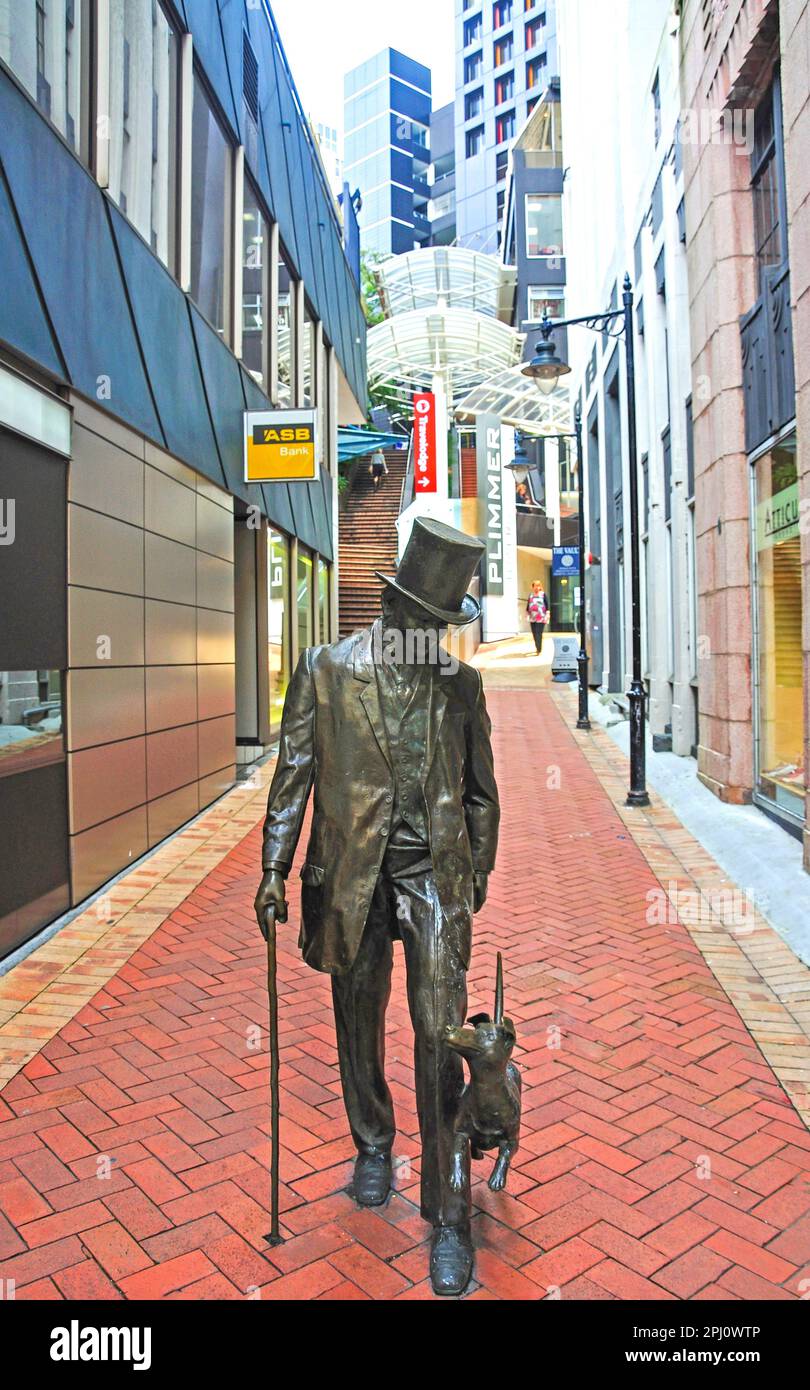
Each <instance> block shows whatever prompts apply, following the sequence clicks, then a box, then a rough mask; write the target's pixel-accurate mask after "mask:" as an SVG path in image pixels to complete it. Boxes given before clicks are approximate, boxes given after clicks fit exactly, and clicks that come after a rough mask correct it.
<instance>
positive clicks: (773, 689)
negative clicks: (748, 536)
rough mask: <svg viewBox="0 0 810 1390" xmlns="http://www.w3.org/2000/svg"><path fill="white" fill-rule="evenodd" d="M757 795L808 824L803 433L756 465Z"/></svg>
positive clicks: (777, 448) (790, 439) (782, 444)
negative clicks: (799, 440)
mask: <svg viewBox="0 0 810 1390" xmlns="http://www.w3.org/2000/svg"><path fill="white" fill-rule="evenodd" d="M754 482H755V488H756V513H755V517H754V526H755V535H754V542H755V557H756V560H755V574H756V602H757V616H758V623H757V634H758V635H757V644H756V646H757V650H756V653H755V657H756V667H755V670H756V680H757V704H756V727H755V738H756V748H757V782H758V785H757V795H758V798H760V799H762V800H764V801H765V802H766V804H768V805H769V806H771V807H772V808H773V809H775V810H778V811H783V812H786V813H787V814H788V815H791V816H792V817H794V818H795V820H796V821H797V822H798V823H801V821H802V820H803V819H804V792H805V766H804V750H803V742H804V709H803V702H802V602H803V600H802V564H801V535H800V525H801V511H800V500H799V472H798V469H797V463H796V436H795V434H794V435H791V436H790V437H789V438H788V439H784V440H783V441H782V442H781V444H779V445H776V446H775V447H774V448H773V449H771V450H770V452H769V453H767V454H766V455H765V456H764V457H762V458H759V459H758V460H757V462H756V464H755V465H754Z"/></svg>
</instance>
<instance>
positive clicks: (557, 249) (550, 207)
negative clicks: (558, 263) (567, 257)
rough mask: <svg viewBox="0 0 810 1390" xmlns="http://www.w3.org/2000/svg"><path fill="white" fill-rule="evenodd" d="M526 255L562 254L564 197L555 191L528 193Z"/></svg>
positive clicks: (551, 255)
mask: <svg viewBox="0 0 810 1390" xmlns="http://www.w3.org/2000/svg"><path fill="white" fill-rule="evenodd" d="M526 255H527V256H545V257H547V258H549V259H552V260H553V259H558V258H559V257H560V256H561V255H562V199H561V198H560V197H559V195H558V194H554V193H528V194H527V195H526Z"/></svg>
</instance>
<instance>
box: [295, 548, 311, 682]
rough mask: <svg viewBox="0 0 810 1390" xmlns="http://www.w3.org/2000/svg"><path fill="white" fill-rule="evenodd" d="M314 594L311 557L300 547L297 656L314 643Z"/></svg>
mask: <svg viewBox="0 0 810 1390" xmlns="http://www.w3.org/2000/svg"><path fill="white" fill-rule="evenodd" d="M313 599H314V594H313V572H312V556H311V555H310V553H309V551H308V550H305V549H304V547H303V546H302V545H300V544H299V546H298V560H297V565H296V598H295V611H296V620H297V623H298V654H299V656H300V654H301V652H303V651H305V650H306V648H307V647H311V646H312V643H313V641H314V633H313V627H314V621H313V620H314V616H315V613H314V602H313Z"/></svg>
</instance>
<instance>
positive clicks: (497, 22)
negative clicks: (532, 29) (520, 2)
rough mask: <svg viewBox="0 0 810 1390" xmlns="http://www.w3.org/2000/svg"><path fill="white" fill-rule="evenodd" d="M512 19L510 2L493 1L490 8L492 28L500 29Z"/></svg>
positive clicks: (507, 0)
mask: <svg viewBox="0 0 810 1390" xmlns="http://www.w3.org/2000/svg"><path fill="white" fill-rule="evenodd" d="M511 18H512V0H495V4H494V5H493V6H492V27H493V29H502V28H503V26H504V24H508V23H509V21H510V19H511Z"/></svg>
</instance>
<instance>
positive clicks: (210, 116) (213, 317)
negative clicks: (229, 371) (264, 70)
mask: <svg viewBox="0 0 810 1390" xmlns="http://www.w3.org/2000/svg"><path fill="white" fill-rule="evenodd" d="M232 191H233V190H232V167H231V147H230V144H229V143H228V141H227V139H226V138H225V135H224V132H223V130H222V127H221V126H220V124H219V121H218V120H217V118H216V116H215V115H214V111H213V108H212V106H211V103H210V102H209V100H208V98H207V96H206V94H205V91H204V90H203V87H202V84H201V82H200V79H199V78H198V77H196V76H195V78H194V104H193V111H192V121H191V283H190V285H189V292H190V294H191V297H192V299H193V300H194V301H195V303H196V304H197V307H198V308H199V309H200V310H201V312H202V313H203V314H205V317H206V318H207V319H208V320H209V322H210V323H211V324H212V325H213V327H214V328H215V329H216V330H217V332H218V333H220V334H222V336H223V337H224V338H225V339H227V338H228V336H229V334H228V331H227V325H228V315H229V311H230V285H231V274H230V269H231V221H232V212H231V209H232V206H233V199H232Z"/></svg>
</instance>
